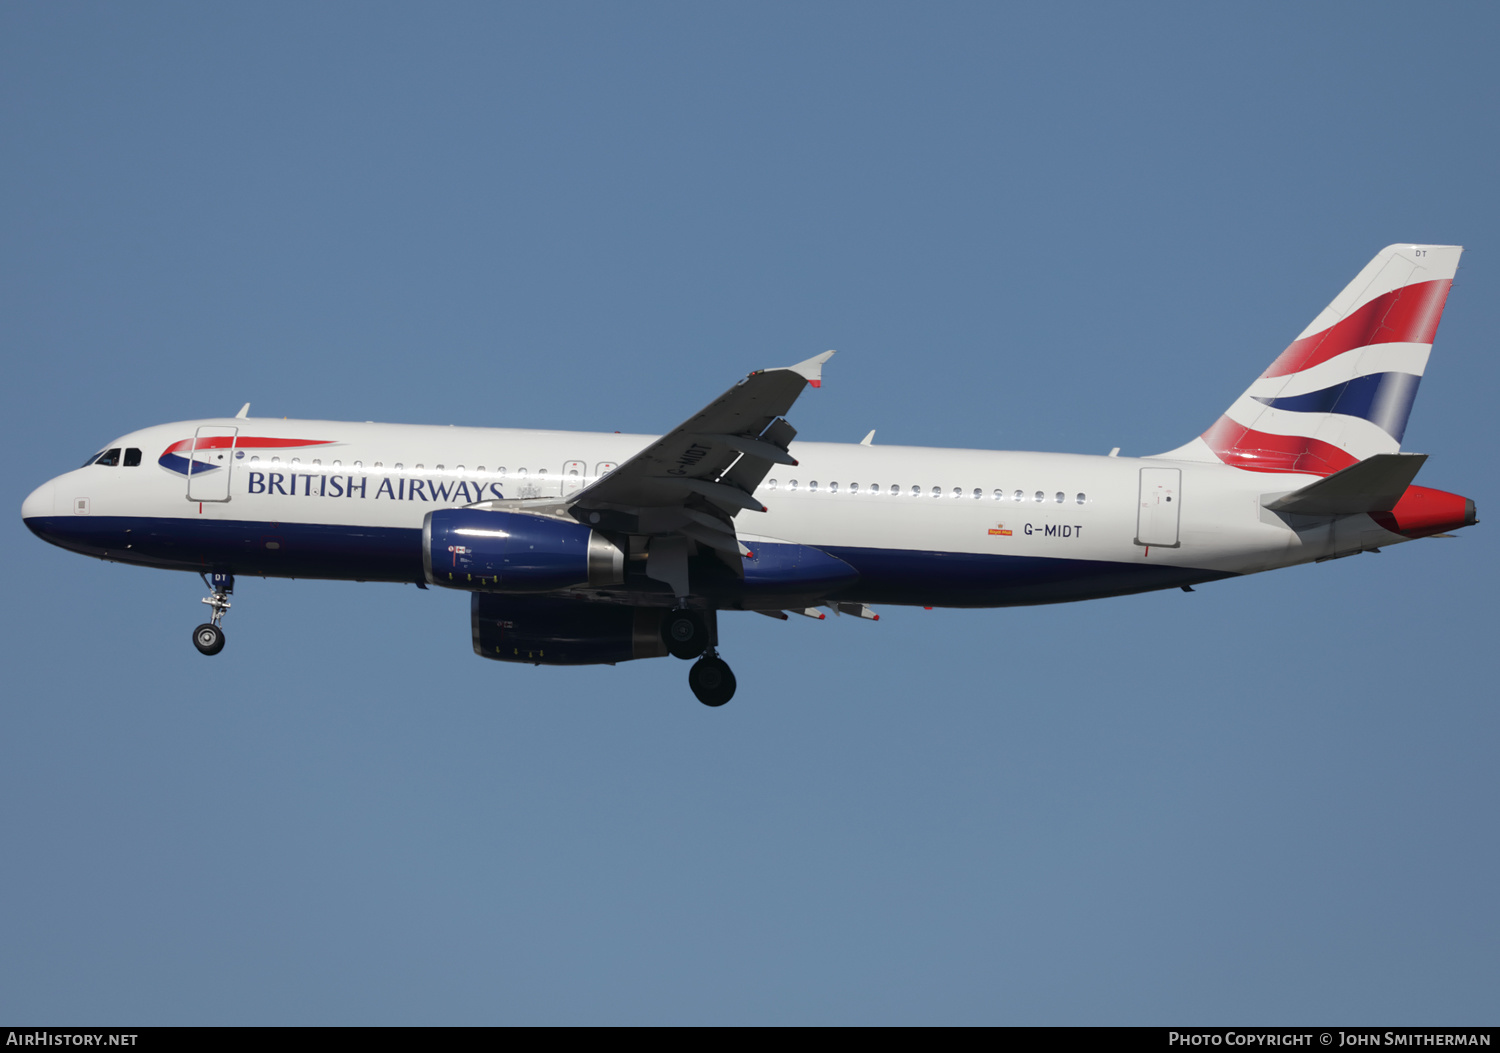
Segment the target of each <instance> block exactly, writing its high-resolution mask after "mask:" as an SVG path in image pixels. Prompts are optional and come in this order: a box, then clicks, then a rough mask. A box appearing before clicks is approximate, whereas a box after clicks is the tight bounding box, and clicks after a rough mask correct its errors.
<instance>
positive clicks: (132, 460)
mask: <svg viewBox="0 0 1500 1053" xmlns="http://www.w3.org/2000/svg"><path fill="white" fill-rule="evenodd" d="M91 464H102V465H104V466H105V467H106V468H116V467H119V466H120V465H124V466H125V467H126V468H138V467H140V464H141V451H140V450H138V449H136V448H135V447H134V446H128V447H126V449H125V456H124V457H121V456H120V448H119V447H118V446H116V447H115V448H114V449H112V450H105V451H104V452H103V453H96V454H94V456H92V457H90V458H89V459H88V460H86V461H84V462H83V466H84V467H85V468H87V467H88V466H89V465H91Z"/></svg>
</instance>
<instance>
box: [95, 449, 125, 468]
mask: <svg viewBox="0 0 1500 1053" xmlns="http://www.w3.org/2000/svg"><path fill="white" fill-rule="evenodd" d="M94 463H95V464H102V465H104V466H105V467H108V468H114V467H116V466H117V465H118V464H119V463H120V448H119V447H118V446H116V447H115V448H114V449H113V450H105V451H104V452H103V453H101V454H100V455H99V456H98V457H96V458H95V459H94Z"/></svg>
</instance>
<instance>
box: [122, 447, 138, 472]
mask: <svg viewBox="0 0 1500 1053" xmlns="http://www.w3.org/2000/svg"><path fill="white" fill-rule="evenodd" d="M140 463H141V451H140V450H137V449H136V448H135V447H134V446H132V447H130V449H128V450H126V451H125V467H126V468H138V467H140Z"/></svg>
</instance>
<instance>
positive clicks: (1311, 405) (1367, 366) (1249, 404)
mask: <svg viewBox="0 0 1500 1053" xmlns="http://www.w3.org/2000/svg"><path fill="white" fill-rule="evenodd" d="M1462 251H1463V250H1462V249H1461V248H1459V247H1457V246H1452V245H1391V246H1388V247H1387V248H1385V249H1383V250H1381V252H1380V254H1379V255H1378V256H1376V257H1375V258H1374V259H1373V260H1371V261H1370V262H1369V264H1367V265H1366V266H1365V268H1364V270H1362V271H1360V272H1359V274H1358V275H1357V276H1356V277H1355V279H1354V280H1353V281H1352V282H1350V283H1349V284H1348V285H1347V286H1345V288H1344V291H1343V292H1341V293H1339V295H1338V296H1336V297H1334V300H1333V302H1332V303H1330V304H1329V305H1328V306H1327V307H1325V308H1324V309H1323V311H1322V312H1321V313H1320V314H1319V315H1318V316H1317V317H1316V318H1314V319H1313V320H1312V322H1311V323H1310V324H1309V325H1308V326H1307V328H1306V329H1304V330H1303V331H1302V332H1301V333H1300V334H1298V336H1297V338H1296V339H1295V340H1293V341H1292V342H1291V344H1289V345H1288V346H1287V348H1286V350H1285V351H1283V352H1282V353H1281V354H1280V355H1278V356H1277V357H1276V359H1275V361H1273V362H1272V363H1271V365H1270V366H1269V367H1268V368H1267V369H1266V371H1265V372H1264V373H1262V374H1261V375H1260V377H1259V378H1258V379H1257V380H1256V381H1255V383H1253V384H1251V385H1250V387H1249V388H1247V389H1246V390H1245V393H1244V394H1243V395H1241V396H1240V397H1239V398H1238V399H1236V400H1235V402H1234V404H1233V405H1232V406H1230V407H1229V409H1227V410H1225V411H1224V415H1223V416H1221V417H1220V418H1219V419H1218V420H1217V421H1216V422H1215V423H1214V424H1213V425H1212V426H1211V427H1210V428H1209V429H1208V430H1207V431H1205V432H1204V433H1203V435H1202V436H1201V437H1200V438H1199V439H1198V440H1197V441H1196V442H1194V443H1190V444H1189V445H1188V446H1185V447H1183V448H1182V449H1180V450H1174V451H1173V452H1172V453H1171V454H1170V455H1168V456H1173V457H1180V458H1184V459H1193V460H1203V459H1207V458H1208V457H1210V456H1211V457H1214V458H1217V459H1218V460H1220V461H1222V462H1223V463H1225V464H1228V465H1233V466H1234V467H1236V468H1244V469H1247V470H1249V471H1255V472H1291V473H1307V474H1313V475H1331V474H1333V473H1334V472H1337V471H1341V470H1343V469H1345V468H1348V467H1349V466H1350V465H1353V464H1355V463H1357V462H1359V461H1362V460H1364V459H1365V458H1367V457H1371V456H1373V455H1374V454H1377V453H1394V452H1396V451H1397V450H1399V449H1400V448H1401V439H1402V436H1404V435H1405V433H1406V421H1407V418H1408V417H1409V416H1410V415H1411V408H1412V403H1413V402H1414V401H1415V400H1416V397H1417V387H1418V385H1420V384H1421V382H1422V373H1423V371H1425V370H1426V368H1427V356H1428V354H1429V353H1430V352H1431V351H1432V342H1433V339H1434V338H1435V337H1436V336H1437V328H1438V322H1439V321H1440V320H1441V319H1442V317H1443V306H1444V304H1446V303H1447V302H1448V290H1449V289H1450V288H1451V287H1452V285H1453V275H1454V273H1455V272H1456V271H1457V270H1458V258H1459V255H1460V253H1461V252H1462Z"/></svg>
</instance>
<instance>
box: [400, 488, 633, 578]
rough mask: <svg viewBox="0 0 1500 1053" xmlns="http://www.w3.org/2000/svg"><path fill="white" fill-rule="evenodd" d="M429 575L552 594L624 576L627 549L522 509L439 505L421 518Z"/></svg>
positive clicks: (424, 559)
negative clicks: (485, 509) (488, 508)
mask: <svg viewBox="0 0 1500 1053" xmlns="http://www.w3.org/2000/svg"><path fill="white" fill-rule="evenodd" d="M422 566H423V569H424V570H425V571H426V574H427V580H428V581H429V582H431V583H432V584H434V585H442V586H445V587H447V588H451V589H470V590H474V589H482V590H485V591H489V592H552V591H554V590H557V589H568V588H579V587H583V586H596V587H597V586H604V585H618V584H620V583H621V582H623V581H624V580H625V553H624V552H623V551H622V550H621V549H620V547H619V546H618V545H616V544H615V543H614V542H612V541H610V540H609V539H608V538H606V537H604V535H602V534H600V533H599V532H598V531H595V530H590V529H589V528H588V527H586V526H583V525H582V524H580V523H574V522H572V521H571V520H567V519H553V518H551V517H547V516H534V515H528V514H526V513H524V512H488V511H484V510H483V509H477V508H441V509H438V510H437V511H435V512H429V513H427V519H426V520H425V521H424V522H423V524H422Z"/></svg>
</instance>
